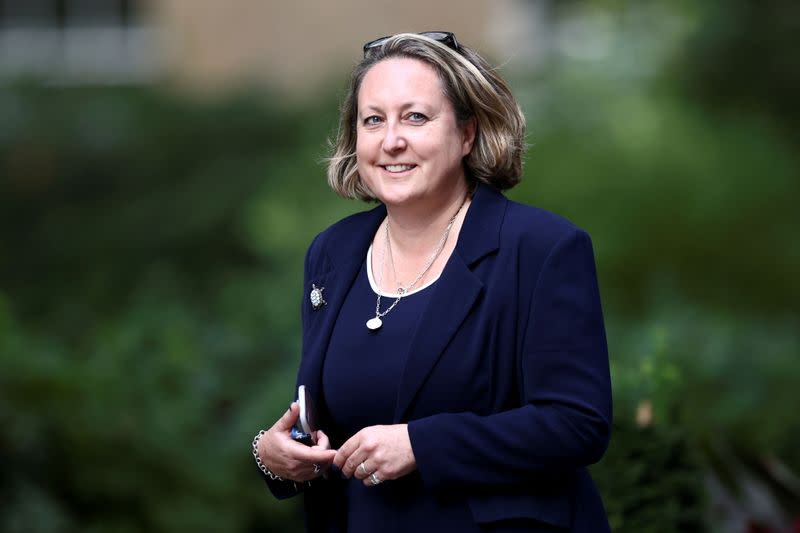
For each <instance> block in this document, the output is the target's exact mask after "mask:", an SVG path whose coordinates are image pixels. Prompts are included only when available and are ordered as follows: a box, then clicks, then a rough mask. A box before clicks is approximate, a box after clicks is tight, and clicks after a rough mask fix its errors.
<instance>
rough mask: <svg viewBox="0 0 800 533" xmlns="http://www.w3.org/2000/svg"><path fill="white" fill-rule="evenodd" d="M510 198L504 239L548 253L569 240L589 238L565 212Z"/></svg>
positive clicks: (504, 222) (505, 241)
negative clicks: (563, 213)
mask: <svg viewBox="0 0 800 533" xmlns="http://www.w3.org/2000/svg"><path fill="white" fill-rule="evenodd" d="M507 202H508V204H507V207H506V213H505V217H504V220H503V227H502V231H501V237H500V238H501V242H504V243H506V244H512V245H514V244H516V245H517V246H521V247H523V248H525V249H528V250H536V251H538V252H540V253H544V254H548V253H549V252H550V251H552V250H553V249H554V248H556V247H558V246H559V244H560V243H563V242H565V241H570V240H587V241H588V240H589V236H588V234H587V233H586V231H584V230H583V229H581V228H580V227H578V226H577V225H576V224H574V223H573V222H572V221H570V220H568V219H567V218H565V217H563V216H561V215H558V214H556V213H553V212H551V211H547V210H546V209H542V208H540V207H536V206H532V205H526V204H522V203H519V202H516V201H513V200H507Z"/></svg>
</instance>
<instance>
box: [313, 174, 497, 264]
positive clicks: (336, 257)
mask: <svg viewBox="0 0 800 533" xmlns="http://www.w3.org/2000/svg"><path fill="white" fill-rule="evenodd" d="M507 203H508V200H507V199H506V197H505V196H503V195H502V194H501V193H500V192H498V191H497V190H496V189H494V188H492V187H490V186H489V185H486V184H484V183H481V182H479V183H478V186H477V187H476V189H475V193H474V194H473V196H472V203H471V205H470V208H469V210H468V211H467V216H466V218H465V219H464V224H463V225H462V227H461V232H460V233H459V237H458V243H457V244H456V252H457V253H458V254H459V255H460V256H461V258H462V259H463V260H464V262H465V263H466V264H468V265H471V264H472V263H474V262H475V261H477V260H478V259H480V258H482V257H483V256H484V255H486V254H488V253H491V252H493V251H494V250H497V249H498V248H499V246H500V226H501V224H502V221H503V215H504V214H505V209H506V204H507ZM364 215H365V217H366V218H365V219H364V218H359V219H356V220H348V221H347V222H348V223H349V224H347V226H346V227H344V228H342V229H341V231H337V232H335V233H334V234H332V235H331V236H330V238H329V242H328V244H327V245H326V250H327V254H328V257H329V259H330V264H331V265H332V268H333V269H335V270H337V271H342V270H346V269H347V267H349V268H355V269H356V270H357V269H358V268H360V267H361V261H363V260H364V258H365V257H366V256H367V249H368V248H369V245H370V244H371V243H372V239H373V237H374V236H375V232H376V231H378V226H380V224H381V222H383V219H384V218H386V206H384V205H383V204H381V205H379V206H377V207H375V208H374V209H372V210H370V211H367V212H365V213H364Z"/></svg>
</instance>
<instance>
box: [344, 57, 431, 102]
mask: <svg viewBox="0 0 800 533" xmlns="http://www.w3.org/2000/svg"><path fill="white" fill-rule="evenodd" d="M444 98H445V93H444V87H443V85H442V82H441V80H440V79H439V75H438V73H437V72H436V70H435V69H434V68H433V67H432V66H430V65H429V64H427V63H425V62H424V61H420V60H419V59H413V58H408V57H392V58H388V59H384V60H382V61H380V62H378V63H376V64H375V65H373V66H372V68H370V69H369V70H368V71H367V73H366V74H365V75H364V79H363V80H362V81H361V87H360V88H359V91H358V102H359V106H360V105H363V104H365V103H367V102H369V101H372V100H385V99H389V100H393V99H406V100H439V99H444Z"/></svg>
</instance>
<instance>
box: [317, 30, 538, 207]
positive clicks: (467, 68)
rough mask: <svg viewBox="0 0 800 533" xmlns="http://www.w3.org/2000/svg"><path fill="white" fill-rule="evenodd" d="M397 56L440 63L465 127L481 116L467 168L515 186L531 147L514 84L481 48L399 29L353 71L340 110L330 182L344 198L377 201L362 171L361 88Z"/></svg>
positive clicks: (502, 185) (471, 176)
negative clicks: (359, 137) (358, 141)
mask: <svg viewBox="0 0 800 533" xmlns="http://www.w3.org/2000/svg"><path fill="white" fill-rule="evenodd" d="M392 57H403V58H412V59H417V60H419V61H422V62H424V63H426V64H428V65H430V66H432V67H433V68H434V70H436V72H437V74H438V75H439V78H440V80H441V82H442V86H443V88H444V93H445V96H447V98H448V100H449V101H450V103H451V104H452V106H453V109H454V111H455V115H456V120H457V122H458V124H459V126H464V125H465V124H466V123H467V122H468V121H469V120H470V119H472V118H474V119H475V124H476V132H475V141H474V143H473V145H472V150H471V152H470V153H469V154H468V155H467V156H465V157H464V170H465V174H466V176H467V179H468V180H470V181H471V182H474V181H483V182H485V183H488V184H489V185H491V186H493V187H495V188H497V189H500V190H505V189H510V188H511V187H513V186H514V185H516V184H517V183H519V181H520V178H521V175H522V154H523V152H524V150H525V116H524V115H523V114H522V110H521V109H520V107H519V105H518V104H517V101H516V99H515V98H514V96H513V95H512V94H511V90H510V89H509V87H508V84H507V83H506V82H505V80H504V79H503V78H501V77H500V75H499V74H497V72H496V71H495V70H494V69H493V68H492V67H491V66H490V65H489V64H488V63H487V62H486V60H484V59H483V58H482V57H481V56H480V55H478V53H477V52H475V51H473V50H471V49H469V48H467V47H465V46H461V45H459V47H458V50H457V51H456V50H453V49H452V48H450V47H448V46H447V45H446V44H443V43H441V42H439V41H436V40H434V39H431V38H430V37H426V36H424V35H418V34H414V33H399V34H397V35H394V36H392V37H389V38H387V39H386V40H385V41H384V42H383V43H382V44H380V45H379V46H376V47H374V48H371V49H370V50H369V51H368V52H367V53H366V55H365V57H364V59H363V60H362V61H361V62H360V63H359V64H358V65H356V67H355V68H354V69H353V72H352V74H351V75H350V82H349V85H348V88H347V94H346V95H345V98H344V101H343V103H342V106H341V109H340V114H339V130H338V132H337V135H336V139H335V140H333V141H332V142H331V149H332V155H331V156H330V157H329V158H328V160H327V161H328V184H329V185H330V187H331V188H332V189H333V190H334V191H335V192H336V193H337V194H338V195H339V196H342V197H344V198H350V199H355V198H359V199H361V200H366V201H370V200H375V199H376V198H375V196H374V195H373V194H372V192H371V191H370V190H369V189H368V188H367V186H366V185H365V184H364V182H363V180H362V179H361V177H360V176H359V174H358V161H357V159H356V121H357V115H358V91H359V89H360V87H361V83H362V81H363V80H364V76H366V74H367V72H368V71H369V69H370V68H372V67H373V66H374V65H375V64H377V63H378V62H380V61H383V60H384V59H389V58H392Z"/></svg>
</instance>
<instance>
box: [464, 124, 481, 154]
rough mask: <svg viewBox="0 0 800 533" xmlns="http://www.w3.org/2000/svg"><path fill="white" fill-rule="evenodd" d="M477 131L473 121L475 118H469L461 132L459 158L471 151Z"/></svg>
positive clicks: (476, 125)
mask: <svg viewBox="0 0 800 533" xmlns="http://www.w3.org/2000/svg"><path fill="white" fill-rule="evenodd" d="M477 129H478V123H477V121H476V120H475V117H470V118H469V119H468V120H467V122H466V123H465V124H464V127H463V128H462V130H461V133H462V148H461V157H466V156H467V155H469V153H470V152H471V151H472V145H473V143H474V142H475V133H476V131H477Z"/></svg>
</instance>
